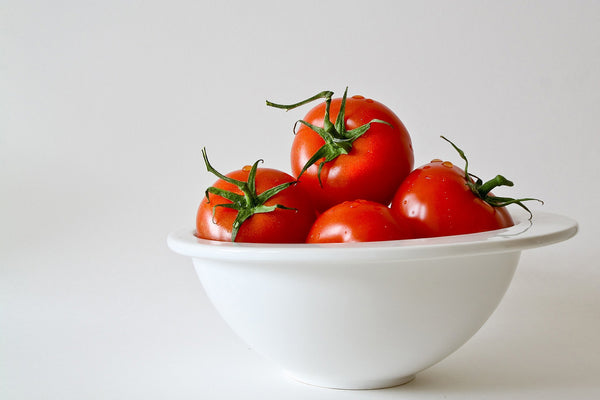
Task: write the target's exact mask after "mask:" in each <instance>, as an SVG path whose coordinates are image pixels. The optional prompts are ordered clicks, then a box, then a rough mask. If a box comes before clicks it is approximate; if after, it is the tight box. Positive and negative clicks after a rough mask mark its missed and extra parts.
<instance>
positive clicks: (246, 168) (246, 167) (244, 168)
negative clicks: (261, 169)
mask: <svg viewBox="0 0 600 400" xmlns="http://www.w3.org/2000/svg"><path fill="white" fill-rule="evenodd" d="M251 169H252V167H251V166H250V165H244V167H243V168H242V171H244V172H250V170H251Z"/></svg>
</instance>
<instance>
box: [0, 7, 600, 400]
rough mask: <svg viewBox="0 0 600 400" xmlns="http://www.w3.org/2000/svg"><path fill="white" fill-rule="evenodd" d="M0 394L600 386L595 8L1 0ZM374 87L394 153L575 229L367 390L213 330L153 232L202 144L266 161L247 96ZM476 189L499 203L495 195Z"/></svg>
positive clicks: (196, 189) (265, 133) (275, 133)
mask: <svg viewBox="0 0 600 400" xmlns="http://www.w3.org/2000/svg"><path fill="white" fill-rule="evenodd" d="M0 7H1V8H0V9H1V18H2V23H1V24H0V35H1V36H0V37H1V49H2V51H1V57H2V58H1V64H0V68H1V70H0V71H1V80H0V85H1V86H0V99H1V104H0V115H1V117H2V118H1V119H0V121H1V125H0V398H2V399H243V398H260V399H271V398H272V399H356V398H361V399H362V398H364V399H384V398H386V399H387V398H399V399H405V398H415V399H458V398H460V399H471V398H472V399H483V398H485V399H501V398H510V399H530V398H533V397H540V398H545V399H565V398H572V399H592V398H598V397H599V396H600V383H598V379H597V378H598V376H600V339H599V337H600V335H599V332H600V272H599V269H598V250H597V249H598V245H597V238H598V235H599V234H600V221H599V215H600V213H599V212H598V200H599V196H598V194H599V191H598V178H600V176H599V173H598V167H597V165H598V156H599V150H598V149H600V139H599V137H600V133H599V132H598V126H599V122H600V117H599V114H600V113H599V111H600V78H599V73H598V71H600V2H597V1H528V2H523V1H502V2H497V1H457V2H450V1H448V2H447V1H425V2H412V1H411V2H409V1H403V2H395V1H368V2H367V1H354V0H353V1H349V0H347V1H336V2H327V1H322V0H319V1H302V2H281V1H272V2H265V1H250V2H242V1H236V2H222V3H219V2H216V1H215V2H213V1H210V2H202V1H169V2H165V1H163V2H158V1H157V2H152V1H142V0H138V1H52V2H46V1H39V2H36V1H6V0H5V1H2V2H1V3H0ZM346 85H348V86H349V88H350V89H349V91H350V94H363V95H365V96H367V97H371V98H374V99H377V100H379V101H381V102H383V103H385V104H387V105H388V106H389V107H391V108H392V109H393V110H395V111H396V113H397V114H398V115H399V117H400V118H401V119H402V120H403V122H404V123H405V125H406V126H407V128H408V130H409V131H410V133H411V136H412V139H413V144H414V148H415V156H416V164H417V165H419V164H422V163H425V162H427V161H429V160H430V159H432V158H438V157H439V158H445V159H450V160H453V161H455V162H459V160H458V159H457V155H456V154H455V153H454V151H453V150H452V149H451V148H450V146H448V145H447V144H446V143H445V142H443V141H442V140H441V139H440V138H439V135H440V134H444V135H447V136H448V137H450V138H452V139H453V140H454V141H455V142H456V143H457V144H459V145H460V146H461V147H462V148H463V149H464V150H465V152H466V153H467V155H468V156H469V158H470V162H471V164H470V165H471V170H472V172H474V173H477V174H478V175H480V176H482V177H491V176H493V175H495V174H497V173H502V174H504V175H505V176H507V177H509V178H511V179H513V180H514V181H515V182H516V186H515V187H514V188H512V189H510V190H506V191H501V193H502V194H506V195H508V194H513V195H516V196H535V197H539V198H542V199H544V200H545V205H543V206H538V205H532V207H533V208H534V211H535V210H539V209H543V210H545V211H550V212H556V213H560V214H565V215H568V216H571V217H573V218H575V219H576V220H578V221H579V223H580V232H579V234H578V235H577V236H576V237H575V238H574V239H572V240H570V241H568V242H565V243H561V244H558V245H554V246H551V247H547V248H542V249H536V250H531V251H527V252H525V253H524V254H523V256H522V260H521V263H520V265H519V268H518V270H517V273H516V275H515V278H514V281H513V284H512V285H511V287H510V288H509V290H508V292H507V293H506V296H505V298H504V300H503V302H502V303H501V305H500V307H499V308H498V309H497V311H496V312H495V313H494V314H493V316H492V317H491V319H490V320H489V321H488V323H487V324H486V325H485V326H484V327H483V328H482V329H481V330H480V331H479V332H478V333H477V334H476V335H475V336H474V337H473V339H472V340H471V341H469V342H468V343H467V344H466V345H465V346H463V347H462V348H461V349H459V350H458V351H457V352H456V353H454V354H453V355H451V356H450V357H449V358H447V359H446V360H444V361H442V362H441V363H439V364H438V365H436V366H434V367H432V368H430V369H428V370H426V371H424V372H423V373H421V374H419V375H418V376H417V379H416V380H415V381H413V382H412V383H410V384H408V385H405V386H402V387H398V388H392V389H386V390H378V391H358V392H356V391H354V392H353V391H335V390H327V389H319V388H315V387H311V386H307V385H303V384H300V383H296V382H294V381H291V380H288V379H287V378H285V377H283V376H282V375H281V373H280V372H279V370H278V369H277V367H276V366H274V365H272V364H271V363H270V362H268V361H266V360H264V359H262V358H261V357H260V356H258V355H257V354H255V352H254V351H253V350H251V349H249V348H248V347H247V346H246V345H245V344H244V343H242V342H241V341H240V340H239V339H238V338H237V337H236V336H234V335H233V333H231V331H230V330H229V328H228V327H227V326H226V325H225V323H224V322H223V321H222V320H221V319H220V318H219V316H218V315H217V314H216V312H215V311H214V310H213V308H212V306H211V305H210V304H209V302H208V300H207V299H206V297H205V295H204V292H203V290H202V287H201V285H200V284H199V282H198V280H197V279H196V276H195V274H194V271H193V268H192V265H191V262H190V261H189V260H187V259H185V258H183V257H181V256H178V255H175V254H173V253H171V252H170V251H169V250H168V249H167V247H166V240H165V239H166V235H167V233H168V232H170V231H172V230H176V229H179V228H182V227H193V224H194V218H195V209H196V206H197V204H198V203H199V201H200V199H201V196H202V194H203V191H204V189H205V187H206V186H207V185H209V184H211V183H212V182H213V181H214V177H213V176H210V175H209V174H208V173H207V172H206V171H205V169H204V166H203V163H202V158H201V154H200V150H201V148H202V147H203V146H206V147H207V149H208V151H209V155H210V157H211V161H212V162H213V164H214V165H215V166H216V167H217V168H218V169H219V170H222V171H224V172H227V171H230V170H233V169H238V168H240V167H241V166H243V165H245V164H250V163H252V162H254V161H255V160H256V159H258V158H263V159H264V160H265V166H269V167H274V168H280V169H284V170H289V166H288V156H289V146H290V144H291V141H292V137H293V136H292V125H293V123H294V121H295V120H296V119H299V118H302V116H303V115H304V113H305V112H306V111H307V110H308V108H304V109H302V110H298V111H292V112H289V113H285V112H283V111H280V110H275V109H268V108H267V107H266V106H265V104H264V102H265V100H266V99H270V100H273V101H279V102H294V101H297V100H300V99H303V98H306V97H309V96H311V95H312V94H315V93H317V92H319V91H321V90H325V89H330V90H333V91H335V92H336V94H339V95H341V93H342V92H343V89H344V87H345V86H346ZM497 194H498V193H497Z"/></svg>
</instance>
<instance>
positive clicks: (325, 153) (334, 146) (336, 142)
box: [267, 87, 392, 187]
mask: <svg viewBox="0 0 600 400" xmlns="http://www.w3.org/2000/svg"><path fill="white" fill-rule="evenodd" d="M347 95H348V88H347V87H346V90H345V91H344V95H343V97H342V100H341V104H340V110H339V112H338V115H337V117H336V120H335V122H331V119H330V107H331V100H332V96H333V92H332V91H328V90H325V91H322V92H320V93H317V94H316V95H314V96H312V97H309V98H308V99H306V100H302V101H300V102H297V103H294V104H289V105H284V104H277V103H273V102H270V101H268V100H267V106H270V107H275V108H280V109H284V110H286V111H289V110H292V109H294V108H297V107H300V106H302V105H305V104H308V103H310V102H312V101H314V100H318V99H325V113H324V116H323V127H319V126H316V125H314V124H311V123H309V122H307V121H304V120H299V121H297V122H296V124H298V123H300V124H302V125H305V126H306V127H308V128H310V129H311V130H313V131H314V132H316V133H317V134H318V135H319V136H320V137H321V138H322V139H323V140H324V141H325V143H324V144H323V146H321V147H320V148H319V149H318V150H317V151H316V152H315V153H314V154H313V155H312V156H311V157H310V158H309V159H308V161H307V162H306V163H305V164H304V166H303V167H302V170H301V171H300V173H299V174H298V176H297V177H296V179H300V177H301V176H302V175H303V174H304V173H305V172H306V170H307V169H308V168H310V167H311V166H312V165H313V164H316V163H317V162H319V160H322V161H320V162H319V164H318V170H317V178H318V179H319V185H320V186H321V187H323V182H322V181H321V172H322V169H323V166H324V165H325V163H328V162H330V161H333V160H335V159H336V158H337V157H339V156H341V155H343V154H349V153H350V151H351V150H352V143H353V142H354V141H355V140H356V139H358V138H359V137H361V136H362V135H364V134H365V133H366V132H367V131H368V130H369V129H370V128H371V124H372V123H381V124H386V125H389V126H392V125H391V124H390V123H389V122H386V121H382V120H380V119H372V120H371V121H369V122H367V123H366V124H364V125H361V126H359V127H358V128H355V129H351V130H347V129H346V120H345V119H346V98H347Z"/></svg>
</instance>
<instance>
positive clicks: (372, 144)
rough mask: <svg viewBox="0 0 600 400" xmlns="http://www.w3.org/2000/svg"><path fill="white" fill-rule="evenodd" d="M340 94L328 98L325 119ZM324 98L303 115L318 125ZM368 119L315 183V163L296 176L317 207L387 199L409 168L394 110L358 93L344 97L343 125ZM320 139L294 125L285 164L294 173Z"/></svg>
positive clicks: (409, 154)
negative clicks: (347, 148)
mask: <svg viewBox="0 0 600 400" xmlns="http://www.w3.org/2000/svg"><path fill="white" fill-rule="evenodd" d="M340 105H341V98H336V99H332V100H331V108H330V120H331V121H335V119H336V118H337V115H338V113H339V110H340ZM324 113H325V103H321V104H319V105H317V106H315V107H314V108H312V109H311V110H310V111H309V112H308V113H307V114H306V116H305V118H304V121H306V122H308V123H310V124H313V125H316V126H319V127H322V126H323V118H324ZM373 119H379V120H382V121H385V122H387V123H389V124H390V125H391V126H390V125H387V124H384V123H378V122H373V123H372V124H371V126H370V128H369V130H368V131H367V132H366V133H364V134H363V135H362V136H360V137H359V138H358V139H356V140H355V141H354V142H353V143H352V149H351V150H350V152H349V153H348V154H342V155H340V156H338V157H337V158H335V159H334V160H333V161H330V162H327V163H325V164H324V165H323V168H322V170H321V174H320V177H321V183H322V186H321V183H319V176H318V166H319V164H320V161H317V162H316V163H315V164H313V165H312V166H310V167H309V168H308V169H307V170H306V171H305V172H304V174H302V176H301V177H300V181H301V182H303V184H305V186H306V189H307V191H308V192H309V195H310V196H311V198H312V200H313V204H314V205H315V207H316V208H317V210H318V211H320V212H323V211H325V210H326V209H328V208H330V207H332V206H334V205H335V204H338V203H342V202H344V201H352V200H355V199H365V200H371V201H376V202H378V203H381V204H385V205H388V204H389V203H390V201H391V200H392V197H393V196H394V193H395V191H396V188H397V187H398V186H399V185H400V183H401V182H402V180H403V179H404V178H405V177H406V176H407V175H408V174H409V173H410V171H411V170H412V168H413V165H414V155H413V148H412V142H411V138H410V135H409V133H408V131H407V130H406V127H405V126H404V124H403V123H402V121H401V120H400V119H399V118H398V116H397V115H396V114H395V113H394V112H393V111H392V110H390V109H389V108H388V107H386V106H385V105H383V104H382V103H379V102H377V101H374V100H371V99H366V98H364V97H362V96H352V97H349V98H347V100H346V106H345V123H346V127H347V130H351V129H355V128H357V127H359V126H362V125H364V124H366V123H369V122H370V121H372V120H373ZM324 143H325V141H324V140H323V139H322V138H321V137H320V136H319V135H318V134H317V133H316V132H315V131H313V130H312V129H311V128H309V127H307V126H305V125H299V128H298V130H297V132H296V136H295V138H294V142H293V144H292V149H291V169H292V173H293V174H294V175H295V176H298V175H299V174H300V172H301V171H302V168H303V167H304V165H305V164H306V162H307V161H308V160H309V159H310V158H311V157H312V156H313V154H315V153H316V152H317V150H319V149H320V148H321V146H323V144H324Z"/></svg>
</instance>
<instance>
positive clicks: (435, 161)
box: [431, 158, 442, 163]
mask: <svg viewBox="0 0 600 400" xmlns="http://www.w3.org/2000/svg"><path fill="white" fill-rule="evenodd" d="M431 162H432V163H438V162H442V160H440V159H439V158H434V159H433V160H431Z"/></svg>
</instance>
